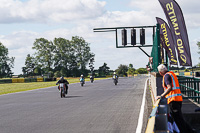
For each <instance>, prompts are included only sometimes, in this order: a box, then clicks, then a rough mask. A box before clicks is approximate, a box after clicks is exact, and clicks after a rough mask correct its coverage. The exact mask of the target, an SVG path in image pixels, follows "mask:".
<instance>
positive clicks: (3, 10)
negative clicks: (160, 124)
mask: <svg viewBox="0 0 200 133" xmlns="http://www.w3.org/2000/svg"><path fill="white" fill-rule="evenodd" d="M176 1H177V3H178V4H179V6H180V7H181V9H182V12H183V15H184V18H185V23H186V27H187V32H188V37H189V43H190V51H191V57H192V63H193V65H196V64H198V63H199V62H200V61H199V54H198V53H197V52H198V51H199V50H198V47H197V45H196V44H197V42H198V41H200V17H199V16H200V8H199V5H200V1H199V0H192V1H189V0H176ZM156 17H160V18H162V19H164V20H165V21H166V22H167V20H166V17H165V15H164V12H163V10H162V8H161V6H160V4H159V2H158V0H142V1H141V0H123V1H122V0H0V29H1V30H0V42H1V43H2V44H3V45H4V46H6V47H7V48H8V50H9V57H15V63H14V68H13V69H12V71H13V72H14V74H15V75H16V74H21V73H22V67H24V66H25V59H26V57H27V54H31V55H33V54H34V52H35V51H34V50H33V49H32V47H33V43H34V41H35V39H36V38H45V39H48V40H49V41H53V39H54V38H58V37H63V38H66V39H69V40H71V37H72V36H79V37H83V38H84V39H85V40H86V42H88V43H89V44H90V48H91V52H92V53H94V54H95V62H94V67H95V69H98V68H99V67H100V66H102V65H103V63H104V62H105V63H107V65H108V67H110V69H112V70H115V69H117V68H118V66H119V65H120V64H124V65H129V64H130V63H131V64H133V67H134V68H136V69H138V68H140V67H143V68H144V67H146V64H147V63H148V57H147V56H146V55H145V54H144V53H143V52H142V51H141V50H140V49H138V48H125V49H124V48H116V44H115V33H114V32H101V33H99V32H98V33H97V32H94V31H93V29H94V28H108V27H132V26H153V25H156ZM120 34H121V33H119V38H120ZM137 34H139V31H137ZM146 38H147V39H146V45H152V39H151V38H152V32H151V31H149V30H146ZM128 41H130V40H129V39H128ZM138 42H139V39H138V38H137V43H138ZM119 45H121V40H120V39H119ZM144 50H145V51H146V52H147V53H148V54H150V53H151V48H144Z"/></svg>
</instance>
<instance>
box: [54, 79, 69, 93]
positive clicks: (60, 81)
mask: <svg viewBox="0 0 200 133" xmlns="http://www.w3.org/2000/svg"><path fill="white" fill-rule="evenodd" d="M59 83H64V84H65V87H66V92H65V93H66V94H67V92H68V84H69V82H68V81H67V80H66V79H64V77H60V80H58V82H57V83H56V85H58V84H59ZM58 90H60V88H59V86H58Z"/></svg>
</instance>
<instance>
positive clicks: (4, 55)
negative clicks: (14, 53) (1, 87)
mask: <svg viewBox="0 0 200 133" xmlns="http://www.w3.org/2000/svg"><path fill="white" fill-rule="evenodd" d="M14 60H15V58H14V57H11V58H9V57H8V48H6V47H5V46H4V45H3V44H2V43H0V78H3V77H11V76H12V74H13V73H12V71H11V68H13V67H14Z"/></svg>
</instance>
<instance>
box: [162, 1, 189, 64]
mask: <svg viewBox="0 0 200 133" xmlns="http://www.w3.org/2000/svg"><path fill="white" fill-rule="evenodd" d="M159 2H160V4H161V6H162V8H163V10H164V12H165V15H166V18H167V20H168V23H169V25H170V28H171V31H172V35H173V39H174V42H175V45H176V49H177V53H178V58H179V63H180V65H181V66H192V60H191V54H190V47H189V40H188V34H187V29H186V26H185V20H184V17H183V13H182V11H181V8H180V7H179V5H178V3H177V2H176V1H175V0H159Z"/></svg>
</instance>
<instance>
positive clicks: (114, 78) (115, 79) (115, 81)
mask: <svg viewBox="0 0 200 133" xmlns="http://www.w3.org/2000/svg"><path fill="white" fill-rule="evenodd" d="M113 82H114V84H115V85H117V83H118V81H117V77H116V76H113Z"/></svg>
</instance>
